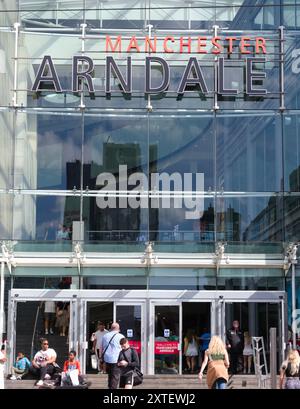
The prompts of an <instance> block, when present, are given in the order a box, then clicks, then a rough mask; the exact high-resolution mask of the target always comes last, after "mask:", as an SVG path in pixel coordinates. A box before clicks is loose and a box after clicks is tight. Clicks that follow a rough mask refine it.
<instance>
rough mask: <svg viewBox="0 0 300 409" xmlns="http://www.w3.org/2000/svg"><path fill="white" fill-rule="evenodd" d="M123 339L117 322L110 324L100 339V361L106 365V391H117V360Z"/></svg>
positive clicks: (118, 372) (118, 379) (118, 370)
mask: <svg viewBox="0 0 300 409" xmlns="http://www.w3.org/2000/svg"><path fill="white" fill-rule="evenodd" d="M122 338H125V337H124V335H122V334H120V326H119V324H118V323H117V322H113V323H112V324H111V329H110V331H109V332H108V333H107V334H105V335H104V336H103V338H102V351H103V352H102V357H101V358H102V359H103V361H104V362H105V364H106V371H107V374H108V389H118V387H119V381H120V367H119V366H118V359H119V355H120V352H121V349H122V348H121V345H120V341H121V339H122Z"/></svg>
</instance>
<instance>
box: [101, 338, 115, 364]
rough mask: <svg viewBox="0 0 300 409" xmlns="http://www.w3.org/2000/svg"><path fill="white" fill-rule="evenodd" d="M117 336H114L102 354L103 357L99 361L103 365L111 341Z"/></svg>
mask: <svg viewBox="0 0 300 409" xmlns="http://www.w3.org/2000/svg"><path fill="white" fill-rule="evenodd" d="M116 335H117V333H116V334H114V335H113V336H112V337H111V339H110V340H109V343H108V344H107V346H106V348H105V350H104V351H103V352H102V354H101V356H100V358H99V361H100V363H101V364H103V363H104V355H105V352H106V351H107V348H108V347H109V345H110V343H111V341H112V340H113V339H114V337H115V336H116Z"/></svg>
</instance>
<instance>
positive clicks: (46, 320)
mask: <svg viewBox="0 0 300 409" xmlns="http://www.w3.org/2000/svg"><path fill="white" fill-rule="evenodd" d="M44 327H45V333H46V334H47V332H48V330H49V320H48V319H45V322H44Z"/></svg>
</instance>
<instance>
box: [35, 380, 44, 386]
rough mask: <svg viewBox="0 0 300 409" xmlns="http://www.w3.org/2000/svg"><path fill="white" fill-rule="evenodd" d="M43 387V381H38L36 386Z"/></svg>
mask: <svg viewBox="0 0 300 409" xmlns="http://www.w3.org/2000/svg"><path fill="white" fill-rule="evenodd" d="M43 385H44V381H43V380H42V379H40V380H39V381H38V382H37V383H36V386H43Z"/></svg>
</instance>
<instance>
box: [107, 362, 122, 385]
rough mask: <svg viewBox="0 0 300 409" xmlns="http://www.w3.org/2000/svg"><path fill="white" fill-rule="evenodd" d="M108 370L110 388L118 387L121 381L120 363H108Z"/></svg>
mask: <svg viewBox="0 0 300 409" xmlns="http://www.w3.org/2000/svg"><path fill="white" fill-rule="evenodd" d="M106 371H107V373H108V389H118V387H119V382H120V368H119V367H118V364H108V363H106Z"/></svg>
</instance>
